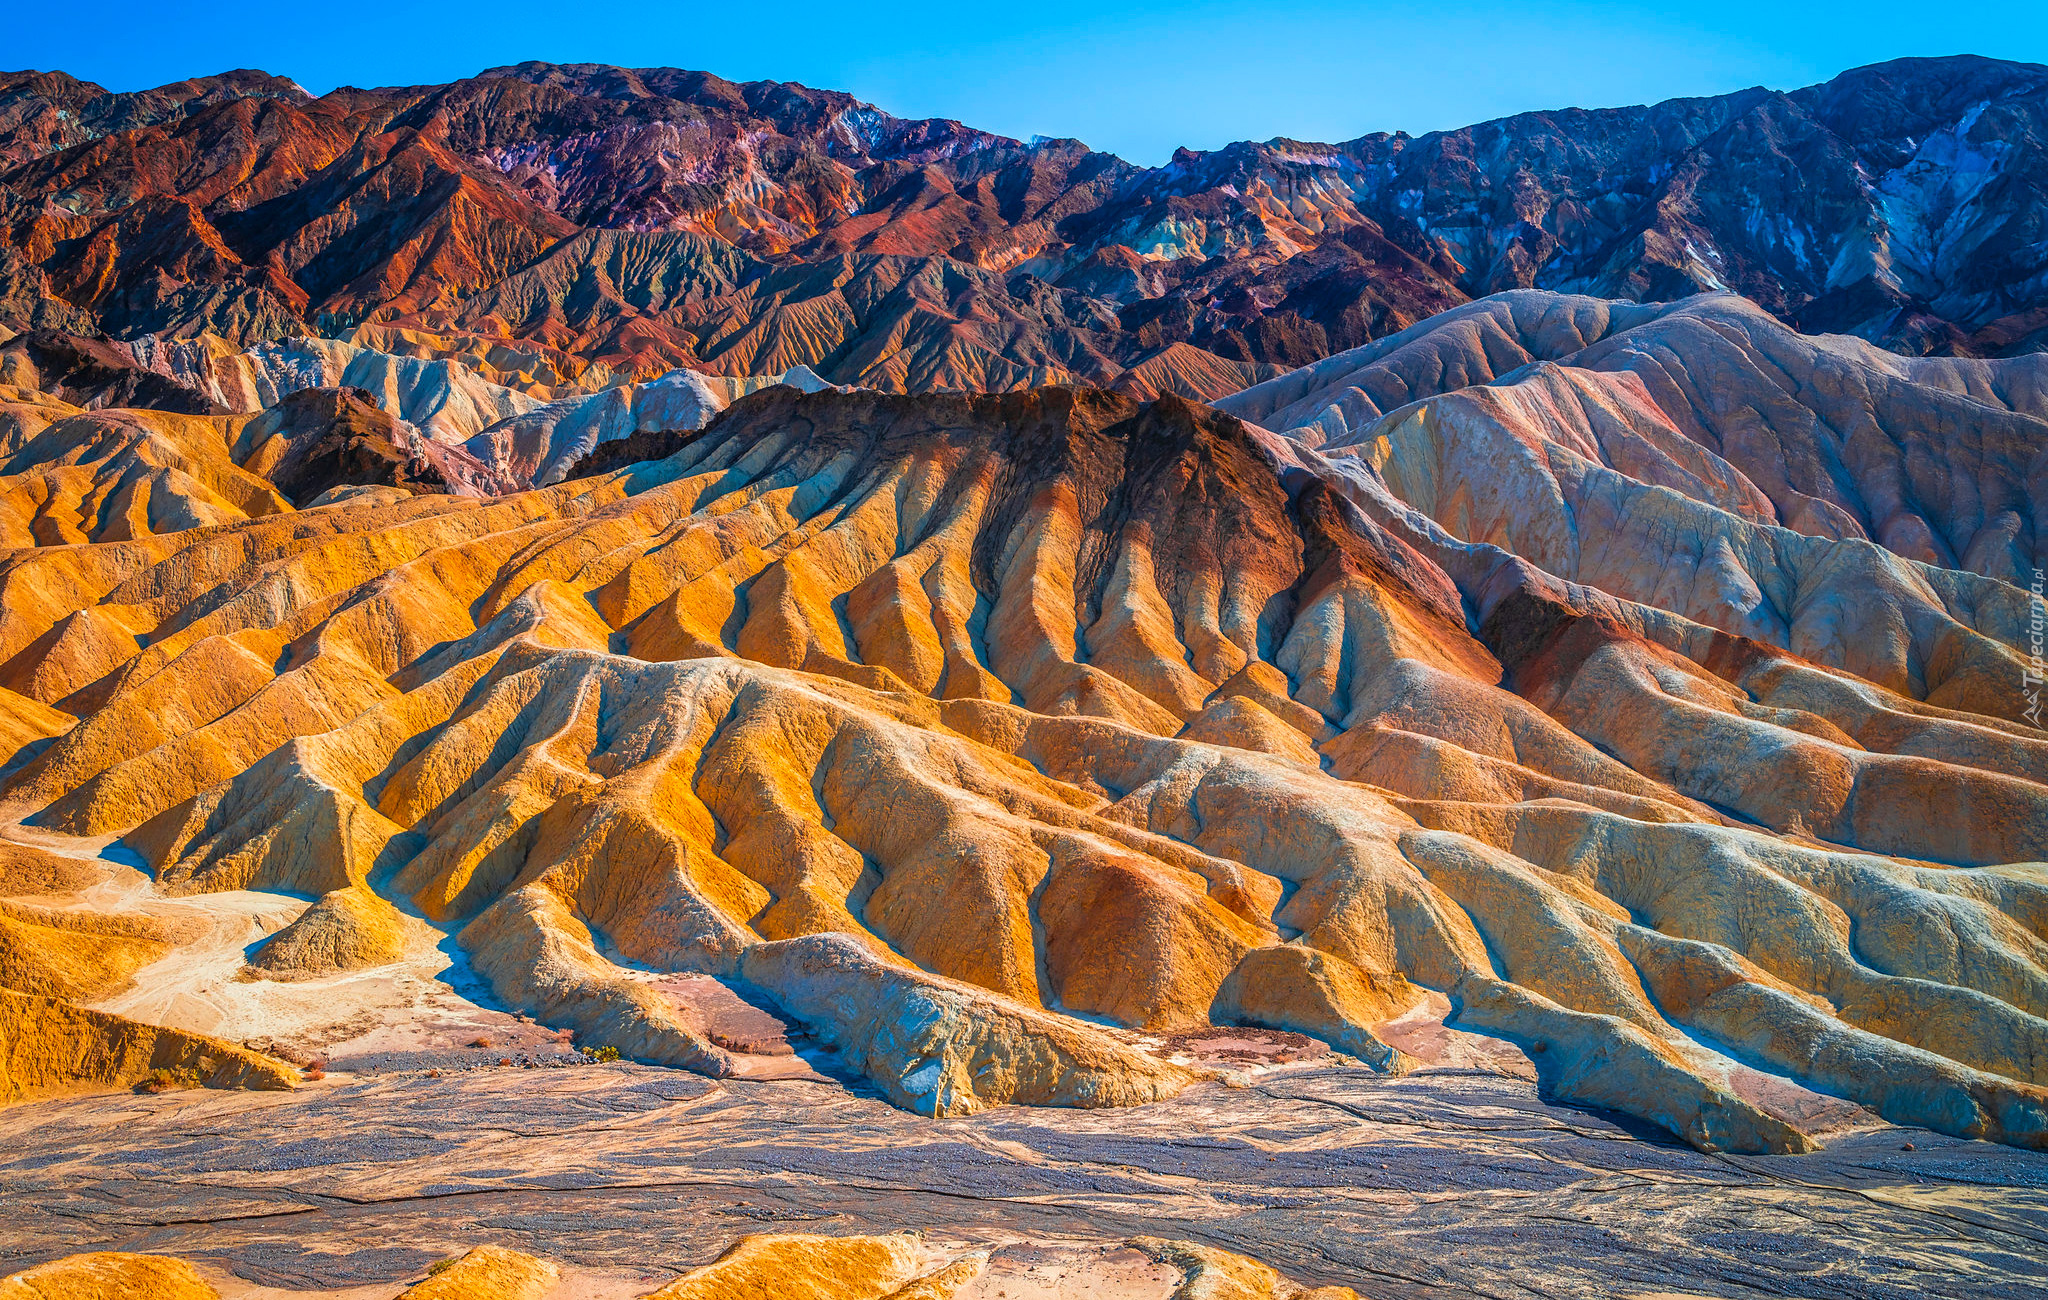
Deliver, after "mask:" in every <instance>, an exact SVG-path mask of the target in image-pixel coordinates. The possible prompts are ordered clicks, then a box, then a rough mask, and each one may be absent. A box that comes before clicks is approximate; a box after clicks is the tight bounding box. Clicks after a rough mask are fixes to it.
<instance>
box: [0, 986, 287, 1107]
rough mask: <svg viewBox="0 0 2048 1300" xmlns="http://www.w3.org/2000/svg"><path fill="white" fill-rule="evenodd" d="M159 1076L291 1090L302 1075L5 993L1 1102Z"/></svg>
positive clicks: (191, 1040) (182, 1035)
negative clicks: (159, 1072) (156, 1073)
mask: <svg viewBox="0 0 2048 1300" xmlns="http://www.w3.org/2000/svg"><path fill="white" fill-rule="evenodd" d="M156 1071H161V1072H163V1073H164V1075H165V1076H166V1077H167V1079H168V1080H169V1081H170V1082H171V1083H172V1084H173V1085H175V1086H184V1087H208V1088H258V1089H280V1088H289V1087H291V1086H292V1085H293V1084H295V1083H296V1082H297V1081H298V1072H297V1071H295V1070H293V1069H292V1068H291V1067H290V1066H288V1065H285V1064H283V1063H282V1062H279V1061H274V1060H271V1059H269V1058H267V1057H264V1056H260V1055H258V1054H257V1053H255V1052H251V1051H248V1050H246V1049H244V1048H241V1047H237V1046H235V1045H234V1044H232V1043H224V1042H221V1041H220V1040H218V1039H212V1038H207V1037H205V1036H203V1035H200V1034H188V1033H186V1032H184V1031H183V1030H178V1029H163V1028H159V1027H158V1026H155V1025H146V1024H142V1023H140V1022H137V1021H134V1020H129V1019H127V1018H125V1017H122V1016H113V1015H108V1014H107V1013H105V1012H103V1011H90V1010H87V1009H86V1008H84V1007H79V1006H74V1005H71V1004H69V1003H66V1002H61V1001H58V1000H57V999H55V998H50V997H38V996H36V995H33V994H28V993H17V992H14V991H13V990H11V989H7V988H0V1099H4V1100H5V1101H7V1102H9V1103H12V1102H18V1101H23V1100H27V1099H31V1098H34V1097H38V1096H44V1095H48V1094H51V1093H56V1092H64V1091H74V1090H78V1089H92V1088H110V1087H113V1088H118V1087H127V1086H129V1085H132V1084H135V1083H137V1082H140V1081H142V1080H144V1079H145V1078H147V1077H148V1076H150V1075H151V1074H152V1072H156Z"/></svg>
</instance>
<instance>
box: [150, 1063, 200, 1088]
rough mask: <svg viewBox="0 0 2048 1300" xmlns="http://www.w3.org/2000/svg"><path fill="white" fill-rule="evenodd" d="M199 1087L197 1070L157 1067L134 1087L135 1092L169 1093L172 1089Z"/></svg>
mask: <svg viewBox="0 0 2048 1300" xmlns="http://www.w3.org/2000/svg"><path fill="white" fill-rule="evenodd" d="M199 1086H200V1082H199V1072H198V1071H197V1070H190V1069H186V1070H172V1069H167V1068H165V1067H163V1066H158V1067H157V1068H156V1069H154V1070H151V1071H150V1072H149V1074H148V1075H147V1076H145V1077H144V1078H143V1080H142V1082H140V1083H138V1084H136V1085H135V1090H136V1091H137V1092H148V1093H158V1092H169V1091H171V1090H172V1089H173V1088H197V1087H199Z"/></svg>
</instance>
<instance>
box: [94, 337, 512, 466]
mask: <svg viewBox="0 0 2048 1300" xmlns="http://www.w3.org/2000/svg"><path fill="white" fill-rule="evenodd" d="M129 346H130V347H131V349H132V350H133V351H134V353H135V358H136V360H137V361H138V362H140V363H141V364H143V365H146V366H148V367H150V368H151V369H153V370H156V371H159V372H160V373H163V374H166V375H169V376H170V377H171V378H173V379H176V380H177V381H179V382H180V383H183V384H186V385H189V386H190V387H192V388H196V389H198V390H199V391H200V392H202V393H205V394H206V395H207V396H209V397H211V398H212V399H213V400H214V401H216V402H218V403H220V404H221V405H222V406H225V407H227V408H228V409H229V410H233V411H260V410H263V409H264V408H265V407H268V406H272V405H274V404H276V402H277V400H278V399H279V398H281V397H284V396H285V395H286V394H288V393H296V392H298V391H299V390H301V389H305V388H360V389H363V390H365V391H366V392H368V393H369V394H370V396H371V397H372V398H374V399H375V400H376V403H377V405H378V406H380V407H382V408H383V409H384V410H386V411H389V412H390V413H391V414H393V415H395V416H397V417H398V418H399V419H401V420H405V421H408V422H409V423H411V424H413V425H416V426H417V427H418V428H419V429H420V430H421V431H422V432H423V433H425V434H426V435H427V436H428V437H430V438H433V439H434V440H435V441H437V442H449V443H459V442H461V441H463V440H464V439H466V438H469V437H471V436H472V435H474V434H476V433H478V432H479V431H481V430H482V429H484V428H485V427H486V426H487V425H491V424H495V423H497V422H498V421H500V420H504V419H507V418H509V417H511V416H515V415H520V414H523V413H525V412H527V411H531V410H533V409H534V408H536V407H538V406H539V405H541V403H540V402H539V401H538V400H537V399H535V398H531V397H528V396H527V395H526V394H524V393H520V392H515V391H513V390H512V389H510V388H506V387H503V386H501V385H499V384H493V383H491V382H490V381H488V380H486V379H484V378H482V377H481V376H479V375H478V374H477V373H476V372H475V371H473V370H470V369H469V368H468V367H467V366H464V365H462V364H460V363H459V362H455V361H447V360H433V361H430V360H425V359H422V358H419V357H401V356H394V355H392V354H391V353H388V352H378V351H375V350H374V349H371V348H365V347H359V346H357V345H356V344H353V343H344V342H342V341H341V340H340V339H311V338H306V339H286V340H283V341H281V342H275V343H259V344H257V345H256V346H255V347H253V348H250V349H249V350H248V351H246V352H236V351H233V350H231V349H230V347H229V346H228V345H227V344H226V343H224V342H223V341H221V340H220V339H217V338H213V337H211V336H201V337H199V338H196V339H166V338H157V337H147V338H142V339H137V340H135V341H134V342H133V343H131V344H130V345H129Z"/></svg>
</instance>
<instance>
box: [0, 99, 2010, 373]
mask: <svg viewBox="0 0 2048 1300" xmlns="http://www.w3.org/2000/svg"><path fill="white" fill-rule="evenodd" d="M2044 123H2048V69H2042V68H2039V67H2035V66H2032V65H2021V64H2013V63H2003V62H1998V61H1994V60H1988V59H1977V58H1956V59H1941V60H1905V61H1901V62H1897V63H1892V64H1885V65H1882V66H1879V67H1873V68H1865V69H1859V70H1857V71H1855V72H1851V73H1847V74H1844V75H1843V76H1842V77H1839V78H1837V79H1836V80H1834V81H1832V82H1829V83H1827V84H1825V85H1822V86H1816V87H1811V88H1808V89H1806V90H1800V91H1796V92H1793V93H1791V94H1779V93H1776V92H1771V91H1766V90H1761V89H1758V90H1749V91H1742V92H1738V93H1736V94H1732V95H1724V96H1718V97H1714V98H1708V99H1694V100H1673V101H1668V102H1666V103H1663V104H1659V105H1655V106H1651V107H1642V108H1623V109H1611V110H1601V111H1597V112H1588V111H1582V110H1576V109H1574V110H1567V111H1560V112H1554V113H1536V114H1525V115H1522V116H1519V117H1514V118H1507V119H1503V120H1501V121H1497V122H1490V123H1485V124H1482V125H1479V126H1475V127H1469V128H1466V129H1463V130H1460V131H1453V132H1443V133H1434V134H1431V135H1426V136H1422V137H1417V138H1410V137H1408V136H1406V135H1401V134H1395V135H1384V134H1381V135H1372V136H1366V137H1362V138H1360V139H1358V140H1354V141H1351V142H1349V143H1345V144H1338V145H1321V144H1306V143H1300V142H1295V141H1288V140H1275V141H1271V142H1268V143H1265V144H1248V143H1247V144H1236V145H1231V146H1229V147H1227V148H1225V149H1222V150H1218V151H1215V152H1212V153H1193V152H1188V151H1182V152H1181V153H1179V154H1177V155H1176V156H1175V157H1174V159H1173V160H1172V161H1171V162H1170V163H1169V164H1168V165H1167V166H1165V167H1161V168H1156V169H1150V170H1147V169H1143V168H1138V167H1135V166H1132V165H1131V164H1129V163H1126V162H1124V161H1123V160H1121V159H1118V158H1115V157H1113V156H1111V155H1107V154H1102V153H1097V152H1093V151H1091V150H1089V149H1087V148H1086V147H1085V146H1083V145H1081V144H1080V143H1078V142H1076V141H1072V140H1055V141H1044V140H1039V141H1034V142H1032V143H1029V144H1026V143H1022V142H1019V141H1016V140H1010V139H1006V138H1004V137H1000V136H995V135H990V134H988V133H986V132H981V131H976V130H972V129H970V128H967V127H964V126H962V125H960V124H959V123H957V122H951V121H944V120H937V119H928V120H922V121H910V120H905V119H900V118H895V117H891V116H889V115H888V114H886V113H883V112H881V111H879V110H877V109H875V108H873V107H871V106H869V105H866V104H863V103H860V102H859V101H857V100H855V99H853V98H852V97H850V96H848V95H845V94H842V93H838V92H832V91H818V90H812V89H809V88H807V87H803V86H797V85H793V84H785V83H777V82H750V83H746V84H735V83H732V82H727V81H723V80H721V79H719V78H717V77H714V76H711V75H709V74H706V73H697V72H684V71H678V70H675V69H643V70H637V71H636V70H627V69H620V68H609V67H600V66H592V65H570V66H560V65H550V64H538V63H531V64H521V65H519V66H517V67H510V68H498V69H493V70H491V71H489V72H486V73H483V74H481V75H479V76H477V77H474V78H469V79H466V80H463V81H459V82H455V83H453V84H450V85H446V86H423V87H398V88H385V89H379V90H357V89H343V90H338V91H335V92H334V93H332V94H329V95H326V96H323V97H321V98H319V99H313V98H311V97H309V96H308V95H306V93H305V92H304V91H302V90H301V89H299V87H298V86H297V85H296V84H294V83H292V82H290V81H287V80H284V79H281V78H277V77H272V76H268V75H267V74H263V73H255V72H234V73H228V74H223V75H221V76H218V77H211V78H205V79H201V80H198V81H192V82H184V83H179V84H178V85H175V86H167V87H162V88H159V89H156V90H152V91H147V92H142V93H138V94H111V93H109V92H106V91H104V90H102V89H101V88H99V87H96V86H92V85H90V84H88V83H83V82H79V81H77V80H75V79H73V78H70V77H67V76H64V75H62V74H59V73H16V74H7V75H4V76H0V321H5V322H6V323H8V324H10V325H11V326H13V327H14V328H16V329H20V328H23V327H32V326H44V327H53V328H58V329H63V330H67V331H69V332H72V333H78V334H90V333H93V332H104V333H106V334H109V335H112V336H114V337H117V338H133V337H136V336H139V335H142V334H149V333H161V334H173V335H192V334H198V333H202V332H212V333H215V334H219V335H222V336H224V337H226V338H228V339H229V340H231V341H234V342H237V343H248V342H253V341H257V340H261V339H265V338H275V337H281V336H287V335H292V334H303V333H325V334H333V333H338V332H341V331H343V330H346V329H347V328H350V327H352V326H356V325H359V324H362V323H365V322H375V323H378V324H388V325H397V326H401V327H405V328H411V329H416V330H421V329H423V330H427V331H430V332H437V333H443V334H449V335H457V334H459V335H463V336H468V337H474V338H479V339H482V340H486V341H489V340H505V341H516V342H519V343H521V344H523V345H541V346H545V347H547V348H550V349H554V350H556V351H558V352H561V353H563V354H569V355H574V356H576V357H580V358H582V359H583V360H585V361H589V360H603V361H605V362H606V363H607V364H608V365H609V366H611V367H612V368H613V369H615V370H623V371H626V372H629V373H633V374H637V375H641V376H643V377H644V376H647V375H651V374H653V373H657V372H659V371H661V370H664V369H667V368H670V367H673V366H676V365H688V366H693V367H697V368H700V369H704V370H708V371H711V372H713V373H725V374H739V373H768V372H775V371H779V370H782V369H786V368H788V367H790V366H794V365H808V366H811V367H812V368H813V369H815V370H817V371H818V372H819V373H820V374H822V375H824V376H825V377H827V378H828V379H832V380H834V381H836V382H858V383H862V384H868V385H873V386H878V387H884V388H911V389H920V388H997V389H1000V388H1015V387H1021V386H1028V385H1032V384H1041V383H1047V382H1069V381H1088V382H1094V383H1102V384H1109V383H1116V382H1118V381H1119V380H1120V379H1121V378H1122V377H1123V376H1124V375H1125V373H1126V372H1127V371H1131V370H1133V369H1142V368H1144V367H1146V366H1149V367H1150V369H1149V370H1146V371H1145V377H1142V378H1139V379H1133V380H1131V381H1129V382H1128V384H1127V386H1130V387H1133V388H1134V389H1135V390H1136V391H1144V392H1152V391H1177V392H1183V393H1186V394H1188V395H1191V396H1197V397H1216V396H1220V395H1222V393H1223V392H1225V391H1228V390H1229V386H1231V385H1235V384H1240V383H1242V382H1248V381H1249V379H1251V378H1255V377H1256V376H1257V374H1259V373H1262V372H1258V371H1256V370H1245V369H1244V367H1246V366H1252V367H1257V366H1271V365H1279V366H1295V365H1300V364H1304V363H1306V362H1308V361H1311V360H1315V359H1317V358H1320V357H1322V356H1326V355H1329V354H1331V353H1334V352H1338V351H1342V350H1345V349H1348V348H1353V347H1357V346H1360V345H1361V344H1364V343H1366V342H1368V341H1370V340H1372V339H1374V338H1377V337H1380V336H1383V335H1385V334H1388V333H1391V332H1394V331H1396V330H1399V329H1402V328H1405V327H1407V326H1409V325H1412V324H1414V323H1415V322H1416V321H1418V320H1421V319H1423V318H1425V317H1427V316H1429V315H1431V314H1433V313H1435V312H1438V311H1441V310H1444V309H1446V308H1449V307H1453V306H1456V305H1458V304H1459V303H1461V302H1463V301H1465V300H1467V299H1468V298H1471V297H1475V296H1479V295H1484V294H1488V293H1492V292H1496V291H1499V290H1501V289H1507V288H1515V287H1530V286H1535V287H1544V288H1558V289H1566V290H1571V291H1576V292H1584V293H1591V294H1595V295H1599V296H1605V297H1626V298H1634V299H1638V300H1651V299H1666V298H1672V297H1680V296H1684V295H1686V294H1690V293H1693V292H1697V291H1699V290H1702V289H1714V288H1730V289H1733V290H1735V291H1737V292H1739V293H1742V294H1744V295H1745V296H1747V297H1750V298H1751V299H1753V300H1755V301H1756V302H1758V303H1759V304H1761V305H1762V306H1764V307H1765V308H1767V309H1768V310H1770V311H1772V312H1773V313H1775V314H1777V315H1778V316H1779V317H1780V318H1781V319H1784V320H1787V321H1788V322H1792V323H1795V324H1797V325H1799V326H1800V327H1801V328H1804V329H1807V330H1831V331H1844V332H1852V333H1857V334H1861V335H1863V336H1864V337H1866V338H1869V339H1872V340H1873V341H1876V342H1879V343H1882V344H1884V345H1886V346H1890V347H1893V348H1895V349H1898V350H1902V351H1907V352H1914V353H1921V352H1936V353H1962V354H2002V353H2010V352H2017V351H2025V350H2029V349H2031V348H2034V347H2036V346H2038V344H2039V342H2040V338H2041V331H2042V329H2043V328H2044V323H2048V303H2044V301H2043V298H2042V294H2041V291H2040V286H2041V285H2042V284H2043V283H2044V282H2048V279H2044V277H2048V254H2044V253H2043V252H2042V249H2043V248H2044V247H2048V240H2044V239H2043V237H2042V236H2043V233H2044V232H2043V231H2042V230H2041V229H2040V226H2041V222H2042V220H2043V218H2042V217H2041V215H2040V214H2041V213H2042V212H2043V211H2048V206H2044V204H2043V203H2042V202H2041V199H2042V194H2043V189H2044V184H2048V166H2044V163H2043V152H2042V147H2041V143H2042V140H2043V138H2044ZM1190 348H1192V349H1196V350H1199V352H1200V353H1206V354H1207V358H1204V357H1203V356H1200V355H1193V356H1191V355H1190V353H1189V352H1188V349H1190ZM1216 358H1220V359H1221V361H1222V362H1228V363H1234V364H1232V365H1226V364H1220V363H1219V362H1218V361H1217V360H1215V359H1216ZM1162 372H1164V373H1162Z"/></svg>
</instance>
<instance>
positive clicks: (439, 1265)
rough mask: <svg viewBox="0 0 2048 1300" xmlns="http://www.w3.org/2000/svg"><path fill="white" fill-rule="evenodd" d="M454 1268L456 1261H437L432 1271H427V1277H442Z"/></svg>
mask: <svg viewBox="0 0 2048 1300" xmlns="http://www.w3.org/2000/svg"><path fill="white" fill-rule="evenodd" d="M454 1267H455V1261H454V1260H453V1259H443V1260H437V1261H436V1262H435V1264H434V1266H433V1267H432V1268H430V1269H428V1270H427V1276H428V1277H439V1276H441V1275H442V1274H443V1273H446V1272H447V1271H448V1270H449V1269H451V1268H454Z"/></svg>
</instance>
